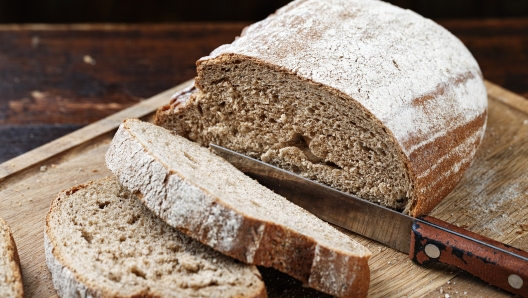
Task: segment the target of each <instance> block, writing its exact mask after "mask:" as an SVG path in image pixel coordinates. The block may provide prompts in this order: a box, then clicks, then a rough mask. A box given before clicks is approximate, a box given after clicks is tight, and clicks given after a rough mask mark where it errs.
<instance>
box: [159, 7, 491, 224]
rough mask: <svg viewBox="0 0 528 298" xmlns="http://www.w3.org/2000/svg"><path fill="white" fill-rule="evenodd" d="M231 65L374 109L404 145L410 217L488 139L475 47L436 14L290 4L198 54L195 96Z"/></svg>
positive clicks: (445, 188)
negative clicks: (245, 65)
mask: <svg viewBox="0 0 528 298" xmlns="http://www.w3.org/2000/svg"><path fill="white" fill-rule="evenodd" d="M233 61H243V62H247V61H250V62H251V63H253V64H254V65H259V66H263V67H266V68H269V69H273V70H274V71H276V72H279V73H285V74H292V75H295V76H297V77H298V79H299V80H300V81H305V82H306V84H315V85H318V86H319V87H320V88H321V89H324V90H327V91H328V92H330V93H332V94H334V95H335V96H336V97H339V98H343V99H345V100H347V101H349V102H350V107H351V108H357V109H364V111H365V114H368V115H371V116H372V117H371V120H372V121H373V122H376V123H377V124H379V125H381V126H382V127H384V128H385V129H386V132H387V135H388V142H390V143H394V144H397V145H398V147H399V156H400V160H401V161H402V163H403V164H404V165H405V167H406V168H407V169H406V171H407V172H408V175H409V179H410V180H411V181H410V183H409V184H410V185H411V187H412V195H411V196H410V198H409V199H410V200H409V203H408V204H407V206H406V208H405V212H406V213H409V214H410V215H412V216H419V215H423V214H426V213H428V212H429V211H431V210H432V209H433V208H434V207H435V206H436V205H437V204H438V203H439V202H440V201H441V200H442V199H443V198H444V197H445V196H446V195H447V194H448V193H449V192H450V191H451V190H452V189H453V188H454V186H455V185H456V184H457V183H458V181H460V179H461V178H462V176H463V174H464V172H465V169H466V168H467V167H468V166H469V165H470V164H471V161H472V160H473V158H474V156H475V153H476V151H477V149H478V147H479V145H480V143H481V141H482V137H483V135H484V130H485V126H486V119H487V94H486V89H485V86H484V82H483V79H482V74H481V71H480V69H479V66H478V64H477V62H476V61H475V59H474V58H473V57H472V55H471V54H470V52H469V51H468V50H467V49H466V48H465V46H464V45H463V44H462V43H461V42H460V41H459V40H458V39H457V38H456V37H454V36H453V35H452V34H451V33H449V32H448V31H447V30H445V29H443V28H442V27H440V26H439V25H437V24H435V23H434V22H432V21H431V20H428V19H425V18H422V17H421V16H419V15H417V14H415V13H413V12H411V11H408V10H402V9H400V8H397V7H395V6H392V5H390V4H387V3H384V2H382V1H370V0H354V1H352V0H331V1H317V0H305V1H294V2H291V3H290V4H288V5H287V6H285V7H284V8H281V9H280V10H278V11H277V13H275V14H274V15H272V16H270V17H268V18H267V19H265V20H263V21H261V22H259V23H256V24H254V25H252V26H250V27H248V28H246V29H245V30H244V31H243V33H242V36H241V37H240V38H237V39H236V40H235V41H234V42H233V43H232V44H229V45H224V46H221V47H219V48H217V49H216V50H215V51H213V52H212V53H211V55H210V56H207V57H204V58H201V59H200V60H199V61H198V62H197V70H198V77H197V78H196V86H197V90H196V92H198V93H201V94H207V93H211V92H212V90H213V88H215V86H212V85H211V84H210V82H211V81H221V80H222V78H220V77H218V78H215V79H214V80H212V79H211V78H210V77H209V76H210V75H211V73H212V72H211V71H209V70H210V69H211V67H215V66H222V65H226V64H227V63H229V64H230V65H232V63H233ZM233 84H236V82H233ZM235 92H239V91H238V90H235ZM179 97H180V98H181V97H182V96H179ZM197 98H198V97H197ZM199 100H212V99H207V98H204V99H196V100H195V101H199ZM176 102H177V100H176ZM192 104H193V101H192V100H189V98H187V99H186V100H183V101H179V102H177V105H176V104H174V103H173V104H172V105H168V106H165V107H164V108H161V109H160V110H158V113H157V116H156V123H157V124H159V125H162V126H164V127H167V128H171V129H172V128H173V127H176V126H185V125H189V124H187V123H177V122H185V121H182V120H181V119H182V118H181V116H182V115H184V114H185V113H186V109H187V108H188V107H190V106H191V105H192ZM187 110H188V109H187ZM256 125H257V126H258V122H256ZM199 129H201V130H203V131H206V130H207V129H209V127H205V128H199ZM329 129H332V128H329ZM181 131H186V130H185V127H183V129H182V130H181ZM184 136H185V135H184ZM340 154H344V153H340ZM277 165H279V166H280V164H277Z"/></svg>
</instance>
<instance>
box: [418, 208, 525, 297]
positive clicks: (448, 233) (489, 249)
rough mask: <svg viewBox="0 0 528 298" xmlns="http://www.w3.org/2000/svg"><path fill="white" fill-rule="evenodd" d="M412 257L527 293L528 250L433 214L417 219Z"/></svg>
mask: <svg viewBox="0 0 528 298" xmlns="http://www.w3.org/2000/svg"><path fill="white" fill-rule="evenodd" d="M409 257H410V258H411V259H412V260H413V261H415V262H417V263H419V264H427V263H430V262H441V263H445V264H449V265H453V266H455V267H458V268H460V269H462V270H464V271H467V272H468V273H471V274H473V275H474V276H477V277H479V278H480V279H482V280H484V281H486V282H488V283H490V284H492V285H494V286H497V287H499V288H501V289H503V290H506V291H508V292H510V293H514V294H517V295H521V296H522V297H528V253H527V252H525V251H522V250H519V249H516V248H514V247H511V246H507V245H505V244H502V243H500V242H498V241H495V240H492V239H489V238H487V237H484V236H481V235H478V234H475V233H472V232H470V231H467V230H464V229H461V228H459V227H457V226H454V225H451V224H449V223H446V222H444V221H441V220H439V219H436V218H432V217H428V216H426V217H423V218H420V219H418V220H416V221H415V223H414V224H413V227H412V234H411V249H410V252H409Z"/></svg>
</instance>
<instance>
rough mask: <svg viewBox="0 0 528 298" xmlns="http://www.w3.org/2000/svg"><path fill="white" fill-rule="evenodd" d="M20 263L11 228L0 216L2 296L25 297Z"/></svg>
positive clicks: (0, 278) (6, 297)
mask: <svg viewBox="0 0 528 298" xmlns="http://www.w3.org/2000/svg"><path fill="white" fill-rule="evenodd" d="M19 263H20V261H19V259H18V253H17V251H16V245H15V242H14V240H13V236H12V235H11V230H10V228H9V226H8V225H7V223H6V222H5V221H4V220H3V219H2V218H0V297H5V298H22V297H24V290H23V286H22V275H21V273H20V264H19Z"/></svg>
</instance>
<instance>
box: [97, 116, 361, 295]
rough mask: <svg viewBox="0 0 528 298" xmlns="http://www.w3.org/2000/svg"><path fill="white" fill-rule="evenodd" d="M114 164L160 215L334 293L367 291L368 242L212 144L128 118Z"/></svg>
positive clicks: (111, 157)
mask: <svg viewBox="0 0 528 298" xmlns="http://www.w3.org/2000/svg"><path fill="white" fill-rule="evenodd" d="M106 164H107V166H108V168H109V169H110V170H111V171H112V172H113V173H114V174H115V176H116V177H117V179H118V180H119V182H120V183H121V184H122V185H123V186H124V187H126V188H127V189H129V190H130V191H131V192H133V193H135V194H136V195H137V196H138V197H139V198H140V199H141V200H142V201H143V203H144V204H145V205H146V206H147V207H148V208H149V209H150V210H152V211H153V212H154V213H155V214H156V215H158V216H159V217H160V218H162V219H163V220H164V221H165V222H167V223H168V224H169V225H171V226H173V227H175V228H177V229H179V230H181V231H182V232H184V233H186V234H187V235H189V236H191V237H193V238H195V239H198V240H199V241H200V242H202V243H204V244H207V245H209V246H211V247H212V248H214V249H216V250H218V251H220V252H222V253H224V254H226V255H229V256H231V257H233V258H236V259H238V260H240V261H242V262H245V263H248V264H255V265H262V266H266V267H274V268H276V269H278V270H280V271H282V272H284V273H287V274H289V275H291V276H293V277H295V278H297V279H299V280H301V281H302V282H303V283H305V284H306V285H307V286H309V287H312V288H314V289H317V290H319V291H322V292H325V293H328V294H331V295H335V296H339V297H364V296H366V294H367V291H368V287H369V280H370V272H369V267H368V259H369V257H370V252H369V251H368V250H367V249H366V248H364V247H363V246H362V245H360V244H359V243H357V242H355V241H354V240H352V239H351V238H349V237H348V236H346V235H344V234H343V233H341V232H339V231H337V230H336V229H335V228H333V227H332V226H330V225H329V224H327V223H325V222H323V221H322V220H320V219H319V218H317V217H316V216H314V215H313V214H311V213H309V212H307V211H305V210H304V209H302V208H300V207H299V206H297V205H295V204H293V203H291V202H289V201H288V200H286V199H285V198H283V197H281V196H279V195H277V194H275V193H274V192H272V191H271V190H269V189H267V188H265V187H263V186H262V185H260V184H258V183H257V182H256V181H255V180H253V179H251V178H249V177H248V176H246V175H244V174H243V173H242V172H240V171H239V170H237V169H236V168H235V167H233V166H232V165H231V164H229V163H228V162H227V161H225V160H224V159H222V158H220V157H218V156H217V155H215V154H214V153H212V152H211V151H209V149H207V148H204V147H201V146H200V145H198V144H197V143H194V142H191V141H189V140H187V139H185V138H183V137H181V136H178V135H173V134H171V133H170V132H169V131H168V130H166V129H164V128H161V127H159V126H155V125H153V124H150V123H146V122H142V121H139V120H137V119H127V120H125V121H124V122H123V123H122V124H121V126H120V127H119V129H118V131H117V133H116V134H115V136H114V139H113V140H112V143H111V144H110V148H109V150H108V152H107V155H106Z"/></svg>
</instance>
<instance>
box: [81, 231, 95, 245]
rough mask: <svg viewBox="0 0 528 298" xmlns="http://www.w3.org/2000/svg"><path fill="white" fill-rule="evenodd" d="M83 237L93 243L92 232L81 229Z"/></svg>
mask: <svg viewBox="0 0 528 298" xmlns="http://www.w3.org/2000/svg"><path fill="white" fill-rule="evenodd" d="M81 237H82V238H84V240H86V242H88V244H92V240H93V235H92V234H91V233H90V232H87V231H86V230H81Z"/></svg>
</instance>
